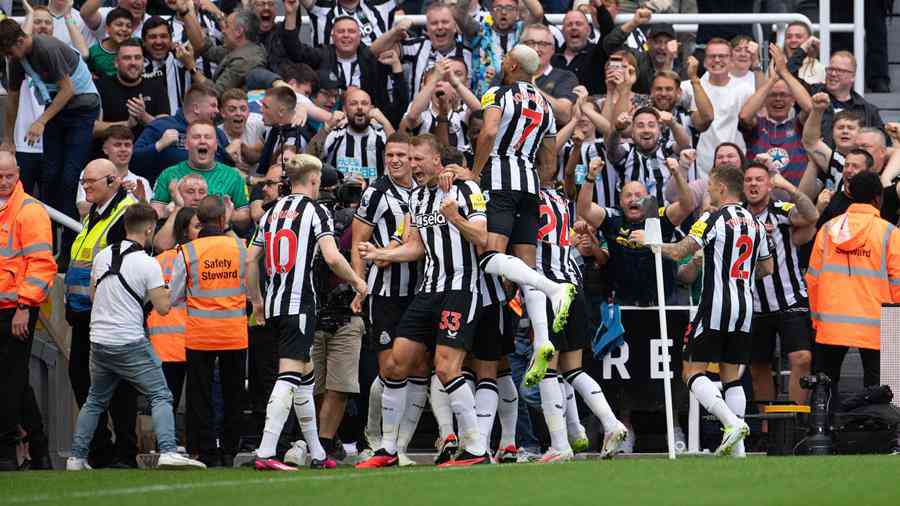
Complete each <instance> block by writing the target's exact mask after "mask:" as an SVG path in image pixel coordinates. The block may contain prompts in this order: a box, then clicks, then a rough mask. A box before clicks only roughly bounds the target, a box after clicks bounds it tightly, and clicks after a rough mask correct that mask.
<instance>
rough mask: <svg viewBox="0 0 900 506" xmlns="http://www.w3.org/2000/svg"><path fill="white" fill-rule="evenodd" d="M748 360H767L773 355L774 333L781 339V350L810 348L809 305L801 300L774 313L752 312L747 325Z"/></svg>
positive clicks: (811, 335) (789, 351) (811, 333)
mask: <svg viewBox="0 0 900 506" xmlns="http://www.w3.org/2000/svg"><path fill="white" fill-rule="evenodd" d="M750 335H751V341H752V344H751V352H750V361H751V362H752V363H754V364H756V363H762V362H765V363H768V362H770V361H771V360H772V355H774V354H775V336H776V335H777V336H778V337H779V338H781V353H782V354H788V353H793V352H795V351H812V343H813V330H812V319H811V318H810V315H809V307H808V306H807V305H806V304H803V303H800V304H796V305H794V306H791V307H789V308H787V309H785V310H783V311H776V312H774V313H768V314H763V313H755V314H754V315H753V324H752V325H751V327H750Z"/></svg>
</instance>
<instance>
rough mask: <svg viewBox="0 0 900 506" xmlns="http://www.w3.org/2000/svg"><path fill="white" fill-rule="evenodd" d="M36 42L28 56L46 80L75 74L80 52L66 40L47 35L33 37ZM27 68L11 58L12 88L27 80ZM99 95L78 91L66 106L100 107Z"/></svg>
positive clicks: (16, 87) (17, 87) (29, 61)
mask: <svg viewBox="0 0 900 506" xmlns="http://www.w3.org/2000/svg"><path fill="white" fill-rule="evenodd" d="M32 40H33V41H34V44H33V46H32V49H31V54H29V55H28V56H26V59H27V60H28V63H29V65H31V68H33V69H34V71H35V72H37V74H38V76H40V78H41V80H42V81H44V83H46V84H56V83H57V82H59V81H61V80H62V79H63V78H64V77H66V76H70V77H71V76H72V74H74V73H75V69H76V68H77V67H78V62H79V60H80V59H81V55H80V54H79V53H78V51H76V50H74V49H72V48H71V47H69V46H68V45H67V44H65V43H64V42H62V41H60V40H58V39H56V38H54V37H48V36H46V35H35V36H33V37H32ZM25 76H26V73H25V68H24V67H23V66H22V63H21V62H20V61H18V60H11V63H10V66H9V84H10V89H13V90H18V89H19V87H20V86H21V85H22V81H23V80H25ZM99 104H100V97H99V96H98V95H97V94H95V93H84V94H76V95H75V96H74V97H72V99H71V100H69V102H68V103H67V104H66V107H65V108H66V109H75V108H78V107H88V108H90V107H97V106H99Z"/></svg>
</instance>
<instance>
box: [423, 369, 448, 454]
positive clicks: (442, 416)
mask: <svg viewBox="0 0 900 506" xmlns="http://www.w3.org/2000/svg"><path fill="white" fill-rule="evenodd" d="M428 400H429V402H431V412H432V413H434V419H435V420H436V421H437V424H438V431H439V432H440V435H441V440H442V441H443V440H444V439H446V438H447V436H449V435H450V434H453V410H452V409H451V408H450V397H449V396H448V395H447V392H446V391H445V390H444V385H442V384H441V380H440V379H438V377H437V374H433V375H432V376H431V396H430V397H429V399H428Z"/></svg>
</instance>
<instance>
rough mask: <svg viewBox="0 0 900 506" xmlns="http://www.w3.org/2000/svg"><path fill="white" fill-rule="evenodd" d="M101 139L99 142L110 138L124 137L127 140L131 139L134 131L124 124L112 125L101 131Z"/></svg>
mask: <svg viewBox="0 0 900 506" xmlns="http://www.w3.org/2000/svg"><path fill="white" fill-rule="evenodd" d="M101 139H102V142H101V144H102V143H103V142H106V141H108V140H110V139H126V140H129V141H133V140H134V132H132V131H131V129H130V128H128V127H127V126H125V125H112V126H110V127H109V128H107V129H106V130H104V131H103V133H102V134H101Z"/></svg>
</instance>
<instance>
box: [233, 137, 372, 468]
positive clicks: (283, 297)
mask: <svg viewBox="0 0 900 506" xmlns="http://www.w3.org/2000/svg"><path fill="white" fill-rule="evenodd" d="M284 173H285V175H286V176H287V178H288V179H289V180H290V183H291V194H290V195H288V196H287V197H283V198H281V199H279V200H278V201H277V202H276V203H275V205H274V206H273V207H272V208H271V209H269V210H268V211H266V213H265V214H263V216H262V219H260V221H259V226H258V228H257V232H256V236H255V237H254V238H253V243H252V245H251V246H250V249H249V250H248V252H247V259H246V265H247V291H248V298H249V299H250V302H251V304H252V306H253V317H254V318H255V319H256V322H257V324H259V325H264V324H265V322H266V319H269V320H271V323H270V325H272V326H273V327H274V328H276V329H277V330H278V334H279V344H278V356H279V361H278V379H277V380H276V381H275V386H274V388H273V389H272V393H271V395H270V396H269V404H268V407H267V408H266V425H265V428H264V429H263V435H262V440H261V441H260V445H259V448H258V449H256V451H255V455H254V460H255V467H256V469H259V470H272V471H292V470H295V468H294V467H291V466H289V465H286V464H284V463H283V462H280V461H278V460H276V459H275V458H274V456H275V450H276V445H277V444H278V438H279V437H280V435H281V430H282V428H283V427H284V422H285V421H286V420H287V417H288V415H289V414H290V411H291V407H292V406H293V408H294V411H295V412H296V414H297V419H298V420H299V421H300V429H301V430H302V431H303V439H305V440H306V444H307V445H308V446H309V452H310V457H311V461H310V467H311V468H313V469H330V468H334V467H335V466H336V464H335V462H334V460H331V459H329V458H328V457H327V455H326V453H325V449H324V448H323V447H322V443H321V442H320V441H319V433H318V429H317V427H316V408H315V401H314V400H313V387H314V383H315V375H314V372H313V363H312V361H311V357H310V348H311V347H312V343H313V336H314V334H315V332H316V299H317V294H316V290H315V282H314V279H313V262H314V260H315V258H316V256H317V255H318V254H319V252H320V251H321V254H322V256H323V257H324V259H325V262H326V263H327V264H328V266H329V267H330V268H331V270H332V271H333V272H334V273H335V274H336V275H337V276H338V277H340V278H341V279H343V280H345V281H348V282H349V283H350V285H351V286H352V287H353V289H354V290H356V293H358V294H363V295H365V294H366V291H367V286H366V282H365V280H364V279H362V278H361V277H360V276H359V275H358V274H356V272H354V271H353V268H351V267H350V263H349V262H347V260H346V259H345V258H344V256H343V255H342V254H341V252H340V250H338V247H337V243H336V241H335V238H334V225H333V223H332V219H331V214H330V213H329V212H328V210H327V209H326V208H325V207H324V206H323V205H322V204H320V203H318V202H316V199H318V198H319V186H320V184H321V180H322V162H321V161H320V160H318V159H317V158H315V157H313V156H311V155H307V154H301V155H294V156H293V157H292V158H290V159H289V160H287V162H286V163H285V166H284ZM262 257H264V258H265V266H266V276H267V282H266V290H265V300H264V299H263V295H262V294H261V293H260V289H259V260H260V258H262Z"/></svg>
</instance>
